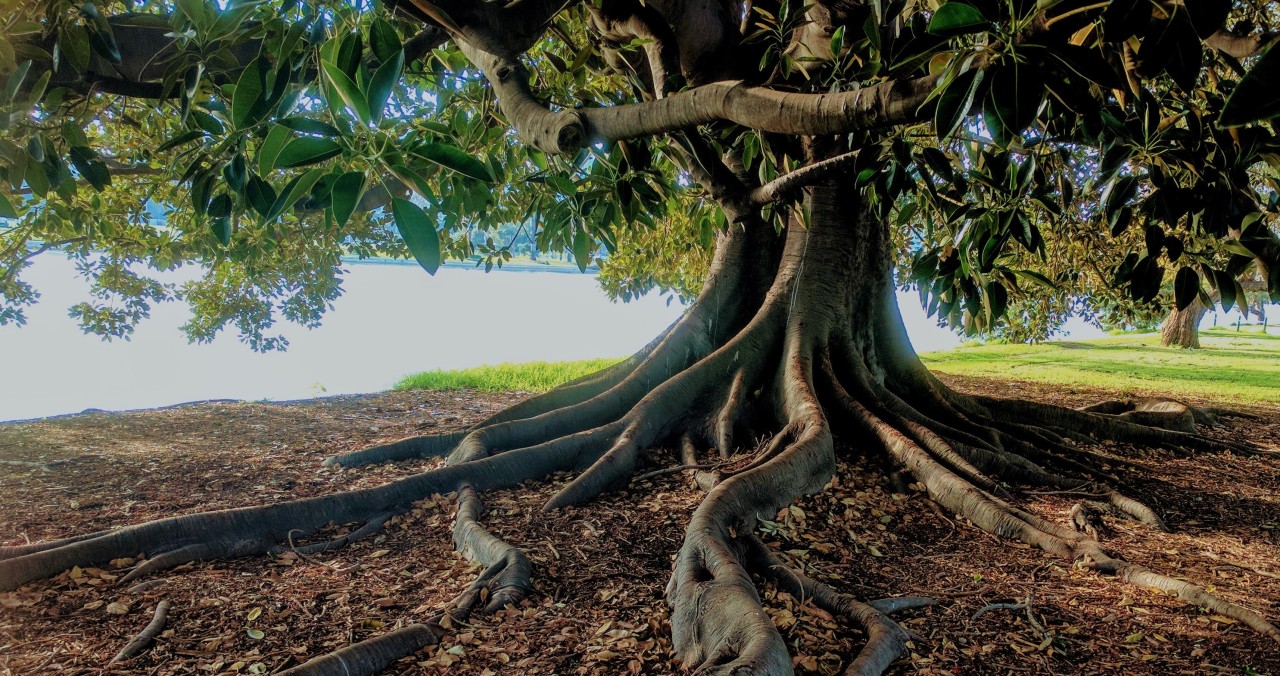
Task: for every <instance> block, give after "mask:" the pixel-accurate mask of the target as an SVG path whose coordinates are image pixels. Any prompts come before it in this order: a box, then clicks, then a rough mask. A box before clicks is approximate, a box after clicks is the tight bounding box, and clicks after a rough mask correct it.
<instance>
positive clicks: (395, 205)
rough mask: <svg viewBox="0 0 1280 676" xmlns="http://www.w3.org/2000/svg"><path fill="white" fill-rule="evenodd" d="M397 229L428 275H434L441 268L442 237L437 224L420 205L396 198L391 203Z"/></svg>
mask: <svg viewBox="0 0 1280 676" xmlns="http://www.w3.org/2000/svg"><path fill="white" fill-rule="evenodd" d="M391 212H392V215H394V216H395V221H396V229H397V230H399V231H400V237H401V238H402V239H403V240H404V243H405V244H407V245H408V246H409V252H410V253H412V254H413V257H414V258H415V259H417V261H418V265H421V266H422V269H423V270H426V271H427V274H430V275H434V274H436V270H437V269H439V267H440V235H439V234H437V233H436V228H435V224H434V223H432V222H431V218H430V217H429V216H427V214H426V212H424V211H423V210H422V209H421V208H419V207H418V205H416V204H414V203H413V202H410V201H409V200H406V199H400V198H399V197H397V198H395V199H394V200H392V202H391Z"/></svg>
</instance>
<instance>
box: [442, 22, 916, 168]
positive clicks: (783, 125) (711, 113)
mask: <svg viewBox="0 0 1280 676" xmlns="http://www.w3.org/2000/svg"><path fill="white" fill-rule="evenodd" d="M459 44H460V46H461V47H462V50H463V53H465V54H466V56H467V58H468V59H470V60H471V62H472V63H474V64H475V65H476V66H478V67H479V68H480V69H481V70H482V71H484V74H485V76H486V77H487V78H488V79H489V82H490V83H491V84H492V86H493V88H494V92H495V93H496V94H497V97H498V105H499V106H500V107H501V108H502V112H503V114H504V115H506V117H507V120H508V121H509V122H511V124H512V125H513V126H514V127H515V128H516V131H517V132H519V133H520V135H521V136H522V137H523V138H524V139H525V141H526V142H528V143H530V144H532V145H533V146H534V147H536V148H538V149H539V150H542V151H543V152H548V153H571V152H575V151H577V150H579V149H581V148H583V147H584V146H586V145H587V144H589V143H594V142H598V141H621V140H626V139H633V138H642V137H646V136H654V135H658V134H664V133H669V132H673V131H678V130H681V129H689V128H691V127H696V126H699V125H702V124H707V123H710V122H716V121H725V122H733V123H735V124H739V125H742V126H744V127H750V128H752V129H756V130H759V131H764V132H771V133H777V134H799V135H807V136H813V135H820V134H840V133H847V132H850V131H855V130H858V129H868V128H873V127H884V126H890V125H894V124H905V123H909V122H916V121H919V120H923V119H927V116H926V115H925V114H924V111H922V110H921V106H922V105H923V104H924V103H925V101H926V100H927V99H928V97H929V93H930V92H931V91H933V88H934V86H935V84H936V83H937V81H938V78H939V77H940V76H938V75H927V76H923V77H919V78H914V79H910V80H895V81H890V82H885V83H882V84H877V85H872V86H870V87H863V88H861V89H857V90H853V91H848V92H837V93H834V94H798V93H790V92H780V91H776V90H773V89H770V88H768V87H760V86H753V85H748V84H745V83H743V82H741V81H723V82H713V83H710V84H705V85H702V86H699V87H694V88H693V89H688V90H685V91H683V92H679V93H676V94H672V95H670V96H667V97H665V98H662V99H658V100H655V101H645V102H642V103H630V104H623V105H618V106H610V107H607V108H581V109H574V110H563V111H553V110H551V109H549V108H548V107H547V106H546V105H545V104H543V103H542V102H541V101H538V100H537V99H536V98H535V97H534V96H533V93H532V92H531V91H530V89H529V84H528V78H527V76H526V73H525V70H524V66H522V65H521V64H520V63H519V62H518V61H516V60H515V59H514V58H510V57H504V56H501V55H497V54H493V53H491V52H489V51H486V50H485V49H483V48H481V47H478V46H476V45H475V44H472V43H470V42H467V41H460V42H459Z"/></svg>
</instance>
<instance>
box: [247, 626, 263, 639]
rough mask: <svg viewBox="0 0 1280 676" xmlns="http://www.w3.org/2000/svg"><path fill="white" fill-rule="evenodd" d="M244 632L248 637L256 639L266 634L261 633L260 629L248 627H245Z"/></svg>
mask: <svg viewBox="0 0 1280 676" xmlns="http://www.w3.org/2000/svg"><path fill="white" fill-rule="evenodd" d="M244 633H246V634H248V635H249V638H252V639H258V640H261V639H262V637H264V636H266V634H264V633H262V630H261V629H253V628H249V629H245V630H244Z"/></svg>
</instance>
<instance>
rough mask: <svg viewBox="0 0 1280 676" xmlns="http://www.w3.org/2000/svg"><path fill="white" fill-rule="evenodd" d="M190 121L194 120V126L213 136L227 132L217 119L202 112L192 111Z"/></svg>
mask: <svg viewBox="0 0 1280 676" xmlns="http://www.w3.org/2000/svg"><path fill="white" fill-rule="evenodd" d="M191 119H193V120H195V122H196V124H197V125H199V127H200V128H201V129H203V130H205V131H207V132H209V133H210V134H213V135H214V136H221V135H223V134H225V133H226V132H227V128H226V127H225V126H223V124H222V123H221V122H219V121H218V118H216V117H214V116H212V115H210V114H209V113H206V112H204V111H203V110H195V109H192V111H191Z"/></svg>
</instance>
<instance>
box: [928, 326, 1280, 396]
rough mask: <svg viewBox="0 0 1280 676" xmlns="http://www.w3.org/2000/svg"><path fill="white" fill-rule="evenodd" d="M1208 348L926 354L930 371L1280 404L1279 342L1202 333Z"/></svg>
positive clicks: (999, 348) (1146, 342)
mask: <svg viewBox="0 0 1280 676" xmlns="http://www.w3.org/2000/svg"><path fill="white" fill-rule="evenodd" d="M1200 343H1201V345H1202V346H1203V348H1204V349H1200V350H1181V349H1178V348H1166V347H1160V336H1159V334H1154V333H1148V334H1140V335H1125V336H1116V337H1111V338H1102V339H1099V340H1090V341H1075V342H1072V341H1063V342H1051V343H1042V344H1039V345H983V346H975V347H961V348H958V349H955V350H949V351H946V352H931V353H928V354H924V355H921V358H922V359H923V360H924V362H925V364H927V365H928V366H929V368H931V369H933V370H935V371H938V372H941V373H952V374H956V375H964V376H976V377H982V378H992V379H1000V378H1011V379H1017V380H1028V381H1034V382H1042V383H1050V384H1054V385H1067V386H1081V387H1098V388H1106V389H1113V390H1123V391H1128V392H1144V393H1150V394H1162V395H1166V396H1168V395H1174V396H1176V395H1187V396H1194V397H1200V398H1205V399H1216V400H1220V401H1223V402H1242V403H1271V404H1276V403H1280V335H1274V334H1263V333H1261V332H1260V331H1259V330H1258V329H1256V328H1255V329H1253V330H1252V331H1250V330H1248V329H1246V330H1244V331H1241V332H1240V333H1237V332H1236V331H1235V330H1234V329H1213V330H1210V331H1202V332H1201V334H1200Z"/></svg>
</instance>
